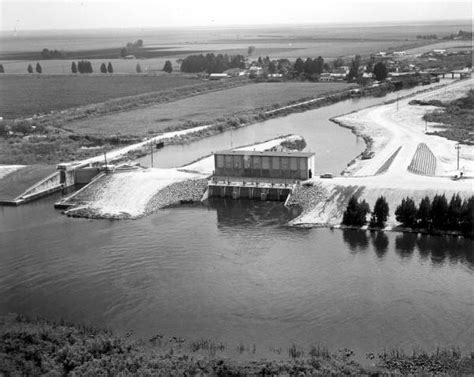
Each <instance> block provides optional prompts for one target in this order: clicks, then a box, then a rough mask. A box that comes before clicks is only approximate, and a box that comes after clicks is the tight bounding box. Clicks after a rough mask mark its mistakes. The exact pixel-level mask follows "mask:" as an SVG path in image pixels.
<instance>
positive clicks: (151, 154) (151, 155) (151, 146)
mask: <svg viewBox="0 0 474 377" xmlns="http://www.w3.org/2000/svg"><path fill="white" fill-rule="evenodd" d="M150 152H151V153H150V158H151V167H153V142H151V143H150Z"/></svg>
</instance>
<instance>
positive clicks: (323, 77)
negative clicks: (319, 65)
mask: <svg viewBox="0 0 474 377" xmlns="http://www.w3.org/2000/svg"><path fill="white" fill-rule="evenodd" d="M333 80H334V79H333V78H332V77H331V74H330V73H321V76H319V81H333Z"/></svg>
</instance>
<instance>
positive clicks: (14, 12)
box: [0, 0, 472, 31]
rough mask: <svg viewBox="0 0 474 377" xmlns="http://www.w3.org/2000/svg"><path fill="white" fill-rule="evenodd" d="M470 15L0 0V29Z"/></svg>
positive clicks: (462, 4)
mask: <svg viewBox="0 0 474 377" xmlns="http://www.w3.org/2000/svg"><path fill="white" fill-rule="evenodd" d="M466 19H471V20H472V2H471V1H470V0H468V1H466V0H459V1H458V0H453V1H450V0H444V1H439V0H397V1H393V0H378V1H377V0H369V1H367V0H325V1H321V0H295V1H291V0H271V1H265V0H236V1H225V0H220V1H216V0H178V1H173V0H128V1H126V0H48V1H45V0H27V1H24V0H0V30H15V28H16V29H17V30H18V31H20V30H48V29H92V28H93V29H96V28H153V27H173V26H207V27H212V26H226V25H269V24H327V23H355V22H356V23H360V22H362V23H363V22H370V23H382V22H393V21H433V20H466Z"/></svg>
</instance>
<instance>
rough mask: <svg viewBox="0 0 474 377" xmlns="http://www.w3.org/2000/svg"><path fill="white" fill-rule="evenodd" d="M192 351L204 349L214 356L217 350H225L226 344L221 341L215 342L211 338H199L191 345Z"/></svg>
mask: <svg viewBox="0 0 474 377" xmlns="http://www.w3.org/2000/svg"><path fill="white" fill-rule="evenodd" d="M189 348H190V350H191V352H197V351H199V350H204V351H207V352H209V354H210V355H212V356H214V355H215V354H216V352H217V351H221V352H222V351H224V350H225V345H224V343H221V342H214V341H212V340H210V339H203V338H201V339H199V340H196V341H194V342H192V343H191V344H190V346H189Z"/></svg>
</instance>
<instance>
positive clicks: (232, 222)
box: [209, 197, 300, 230]
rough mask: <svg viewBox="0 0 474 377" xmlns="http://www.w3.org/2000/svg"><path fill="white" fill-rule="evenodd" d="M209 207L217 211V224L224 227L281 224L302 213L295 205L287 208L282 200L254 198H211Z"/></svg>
mask: <svg viewBox="0 0 474 377" xmlns="http://www.w3.org/2000/svg"><path fill="white" fill-rule="evenodd" d="M209 207H210V208H212V209H214V210H215V211H216V212H217V226H218V227H219V228H224V227H235V228H236V230H237V228H241V227H267V226H281V225H283V224H286V223H287V222H288V221H290V220H291V219H293V218H295V217H296V216H298V215H299V214H300V210H298V209H297V208H295V207H292V208H287V207H285V206H284V205H283V203H282V202H271V201H267V202H258V201H254V200H246V199H243V200H233V199H229V198H216V197H214V198H210V200H209Z"/></svg>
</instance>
